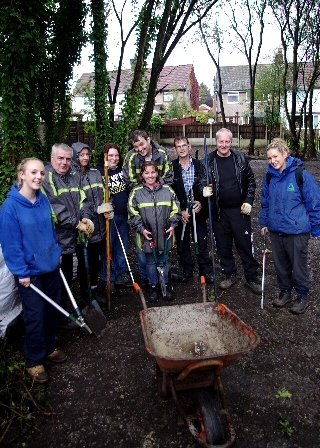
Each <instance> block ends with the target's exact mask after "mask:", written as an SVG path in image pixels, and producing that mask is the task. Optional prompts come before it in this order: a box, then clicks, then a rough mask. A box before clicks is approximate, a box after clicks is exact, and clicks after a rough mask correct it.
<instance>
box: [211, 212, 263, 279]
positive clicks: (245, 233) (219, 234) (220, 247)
mask: <svg viewBox="0 0 320 448" xmlns="http://www.w3.org/2000/svg"><path fill="white" fill-rule="evenodd" d="M213 231H214V234H215V239H216V245H217V252H218V256H219V259H220V266H221V272H222V273H223V274H225V275H230V274H233V273H236V271H237V267H236V263H235V259H234V255H233V242H234V244H235V246H236V249H237V252H238V254H239V256H240V258H241V261H242V265H243V270H244V275H245V278H246V280H247V281H248V282H251V281H256V280H257V270H258V268H259V263H258V262H257V260H256V259H255V258H254V256H253V254H252V243H251V218H250V216H247V215H244V214H242V213H241V211H240V207H235V208H222V209H220V221H214V222H213Z"/></svg>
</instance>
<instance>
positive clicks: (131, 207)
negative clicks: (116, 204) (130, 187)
mask: <svg viewBox="0 0 320 448" xmlns="http://www.w3.org/2000/svg"><path fill="white" fill-rule="evenodd" d="M141 188H143V187H142V186H141V187H140V188H137V190H141ZM135 192H136V191H134V193H135ZM134 196H135V194H130V196H129V202H128V206H129V209H130V211H131V213H132V214H133V215H135V216H139V212H137V211H136V210H135V209H134V207H133V205H132V200H133V197H134Z"/></svg>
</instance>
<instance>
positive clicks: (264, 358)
mask: <svg viewBox="0 0 320 448" xmlns="http://www.w3.org/2000/svg"><path fill="white" fill-rule="evenodd" d="M251 165H252V168H253V170H254V173H255V175H256V180H257V197H256V201H255V207H254V209H253V216H252V224H253V231H254V249H255V255H256V257H257V259H258V260H259V261H260V262H261V263H262V249H263V240H262V237H261V236H260V232H259V225H258V215H259V211H260V190H261V183H262V176H263V173H264V172H265V170H266V167H267V162H266V160H263V158H262V159H257V158H256V159H252V161H251ZM306 167H307V168H308V169H309V170H310V171H311V172H312V173H313V174H314V175H315V176H316V177H317V179H318V180H319V178H320V162H319V161H308V162H306ZM269 247H270V243H269ZM319 255H320V243H319V241H316V240H312V239H311V240H310V246H309V256H310V269H311V275H312V281H313V287H312V291H311V294H310V306H309V308H308V310H307V311H306V313H305V314H303V315H300V316H294V315H292V314H291V313H289V311H288V308H283V309H276V308H274V307H273V306H272V300H273V298H274V297H275V296H276V295H277V294H278V289H277V284H276V279H275V271H274V268H273V263H272V254H270V255H268V258H267V279H266V300H265V304H264V309H263V310H262V309H261V307H260V297H259V296H255V295H254V294H253V293H252V292H251V291H250V290H248V289H247V288H246V287H245V286H244V278H243V273H242V268H241V265H240V263H239V260H238V268H239V269H238V276H239V281H238V283H237V284H236V285H234V286H233V287H232V288H231V289H230V290H228V291H226V292H223V293H221V294H220V297H219V301H220V302H222V303H224V304H226V305H227V306H228V307H229V308H230V309H231V310H232V311H233V312H234V313H236V314H237V315H238V316H239V317H240V318H241V319H242V320H243V321H244V322H245V323H247V324H248V325H250V326H251V327H252V328H253V329H254V330H255V331H256V332H257V333H258V334H259V335H260V338H261V342H260V344H259V345H258V347H257V348H256V349H255V350H252V351H250V352H249V353H248V354H246V355H244V356H243V357H241V358H240V359H239V360H238V361H236V362H234V363H233V364H232V365H230V366H229V367H226V368H225V369H223V370H222V381H223V385H224V389H225V394H226V397H227V402H228V405H229V409H230V412H231V415H232V417H233V420H234V425H235V429H236V433H237V441H236V445H235V446H236V447H238V448H267V447H268V448H280V447H281V448H282V447H290V448H293V447H308V448H316V447H319V446H320V419H319V417H320V416H319V409H320V327H319V317H320V310H319V305H320V298H319V291H320V285H319V275H318V270H319ZM171 258H172V270H173V272H179V268H178V264H177V258H176V253H175V250H173V252H172V257H171ZM129 259H130V261H131V264H132V268H133V272H134V275H135V276H136V278H138V276H137V267H136V258H135V254H134V250H133V248H131V251H130V256H129ZM75 287H76V285H75ZM211 291H212V286H209V287H208V295H209V296H210V294H211ZM193 302H201V291H200V287H199V281H198V277H197V276H195V277H194V279H193V281H190V282H189V283H188V284H186V285H183V284H180V283H179V284H176V285H175V300H174V301H173V302H172V303H170V306H172V307H174V306H175V305H179V304H185V303H193ZM167 305H168V303H166V302H164V301H163V300H160V301H159V302H158V303H157V304H156V306H167ZM141 309H142V306H141V303H140V301H139V297H138V296H137V295H136V294H135V292H134V291H133V290H131V289H122V290H118V292H117V294H116V296H113V297H112V307H111V312H108V311H107V308H104V312H105V313H106V316H107V320H108V327H107V332H106V333H105V334H104V336H103V337H102V338H100V339H97V338H96V337H95V336H89V335H86V334H85V333H84V332H82V331H81V330H79V331H78V330H75V331H71V332H70V331H68V330H62V331H61V333H60V335H59V344H60V345H61V347H62V348H63V349H64V350H66V351H67V352H68V353H69V359H68V361H67V362H66V363H65V364H63V365H49V364H48V371H49V373H50V376H51V381H50V383H49V384H48V385H45V386H36V387H38V388H40V389H41V390H43V391H45V394H46V396H47V399H48V402H49V403H50V406H51V409H52V411H53V412H54V415H53V416H51V417H47V418H45V417H42V419H41V420H40V422H39V424H38V425H37V426H38V428H37V430H36V431H33V432H30V431H29V432H28V433H27V434H26V435H25V436H23V437H20V438H19V439H17V440H16V441H15V443H14V444H12V445H11V446H14V447H22V446H23V447H28V448H39V447H72V448H73V447H110V448H111V447H112V448H113V447H117V448H118V447H119V448H120V447H123V448H124V447H126V448H131V447H132V448H160V447H161V448H169V447H181V448H182V447H183V448H193V447H196V446H198V445H197V443H196V442H195V441H194V439H193V437H192V436H191V434H190V433H189V430H188V428H187V426H186V424H185V423H184V421H183V419H182V417H181V415H180V414H179V412H178V410H177V408H176V406H175V403H174V401H173V399H172V397H171V395H170V396H169V397H168V398H167V399H164V398H162V396H161V395H160V394H159V392H158V388H157V381H156V362H155V359H154V358H153V357H152V356H151V355H149V354H148V353H147V351H146V350H145V343H144V339H143V334H142V329H141V324H140V318H139V312H140V310H141ZM173 311H174V310H173ZM17 334H18V335H19V332H18V333H16V337H13V335H12V332H11V335H10V341H11V343H12V344H14V345H15V346H16V347H18V348H21V347H22V343H23V335H20V336H19V337H18V336H17ZM280 391H281V392H280ZM279 392H280V394H279ZM288 392H289V393H288ZM188 394H189V395H188ZM183 396H186V398H187V400H188V399H189V398H190V397H191V396H192V393H191V392H187V393H184V394H183Z"/></svg>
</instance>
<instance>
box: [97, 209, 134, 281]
mask: <svg viewBox="0 0 320 448" xmlns="http://www.w3.org/2000/svg"><path fill="white" fill-rule="evenodd" d="M113 219H114V221H115V223H116V225H117V227H118V230H119V233H120V236H121V239H122V242H123V246H124V250H125V251H126V254H127V256H128V252H129V231H130V227H129V224H128V216H127V214H126V213H125V214H124V213H123V214H118V215H114V218H113ZM110 227H111V250H112V262H111V283H114V281H115V279H116V278H117V277H118V276H119V275H121V274H123V273H124V272H126V271H127V262H126V258H125V256H124V253H123V249H122V247H121V243H120V239H119V237H118V234H117V231H116V228H115V225H114V223H113V222H111V223H110ZM100 257H101V280H102V281H103V282H104V283H107V281H108V272H107V255H106V245H105V244H103V243H102V250H101V254H100Z"/></svg>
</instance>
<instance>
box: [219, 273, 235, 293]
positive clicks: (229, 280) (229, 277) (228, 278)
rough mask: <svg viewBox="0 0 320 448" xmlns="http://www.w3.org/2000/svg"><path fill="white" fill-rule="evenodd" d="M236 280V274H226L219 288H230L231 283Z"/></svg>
mask: <svg viewBox="0 0 320 448" xmlns="http://www.w3.org/2000/svg"><path fill="white" fill-rule="evenodd" d="M237 281H238V279H237V276H236V274H231V275H226V279H225V280H223V281H222V282H221V283H220V285H219V288H220V289H229V288H231V286H232V285H234V284H235V283H237Z"/></svg>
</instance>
